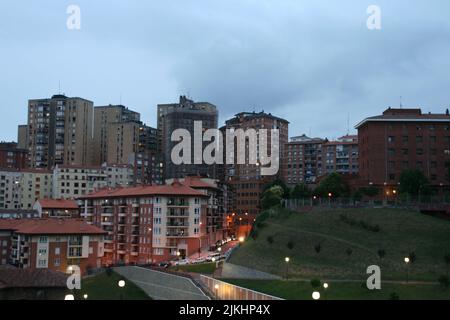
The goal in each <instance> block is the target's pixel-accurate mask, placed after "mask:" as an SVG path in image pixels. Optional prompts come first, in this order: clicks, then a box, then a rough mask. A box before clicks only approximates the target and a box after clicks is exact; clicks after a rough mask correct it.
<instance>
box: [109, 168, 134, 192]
mask: <svg viewBox="0 0 450 320" xmlns="http://www.w3.org/2000/svg"><path fill="white" fill-rule="evenodd" d="M102 170H103V171H104V172H105V174H106V175H107V176H106V181H107V185H108V187H110V188H115V187H127V186H130V185H132V184H133V183H134V168H133V166H132V165H129V164H106V163H105V164H103V165H102Z"/></svg>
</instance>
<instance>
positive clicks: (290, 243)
mask: <svg viewBox="0 0 450 320" xmlns="http://www.w3.org/2000/svg"><path fill="white" fill-rule="evenodd" d="M286 246H287V247H288V249H289V250H292V249H294V242H293V241H292V240H289V242H288V243H287V245H286Z"/></svg>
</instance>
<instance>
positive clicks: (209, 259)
mask: <svg viewBox="0 0 450 320" xmlns="http://www.w3.org/2000/svg"><path fill="white" fill-rule="evenodd" d="M213 259H214V260H215V261H219V260H220V253H211V254H210V255H208V257H207V258H206V261H208V262H212V261H213Z"/></svg>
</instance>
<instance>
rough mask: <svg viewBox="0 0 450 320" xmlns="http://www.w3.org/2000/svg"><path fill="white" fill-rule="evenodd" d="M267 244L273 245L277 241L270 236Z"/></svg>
mask: <svg viewBox="0 0 450 320" xmlns="http://www.w3.org/2000/svg"><path fill="white" fill-rule="evenodd" d="M267 242H268V243H269V244H272V243H274V242H275V240H274V239H273V237H272V236H268V237H267Z"/></svg>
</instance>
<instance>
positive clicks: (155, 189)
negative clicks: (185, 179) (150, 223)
mask: <svg viewBox="0 0 450 320" xmlns="http://www.w3.org/2000/svg"><path fill="white" fill-rule="evenodd" d="M142 196H196V197H205V196H207V195H206V194H204V193H202V192H200V191H197V190H195V189H193V188H191V187H189V186H186V185H184V184H182V183H180V182H178V181H175V182H173V183H172V184H170V185H162V186H160V185H155V186H145V185H144V186H138V187H127V188H114V189H112V188H107V189H101V190H99V191H95V192H93V193H91V194H88V195H86V196H82V197H80V198H79V199H103V198H121V197H142Z"/></svg>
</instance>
